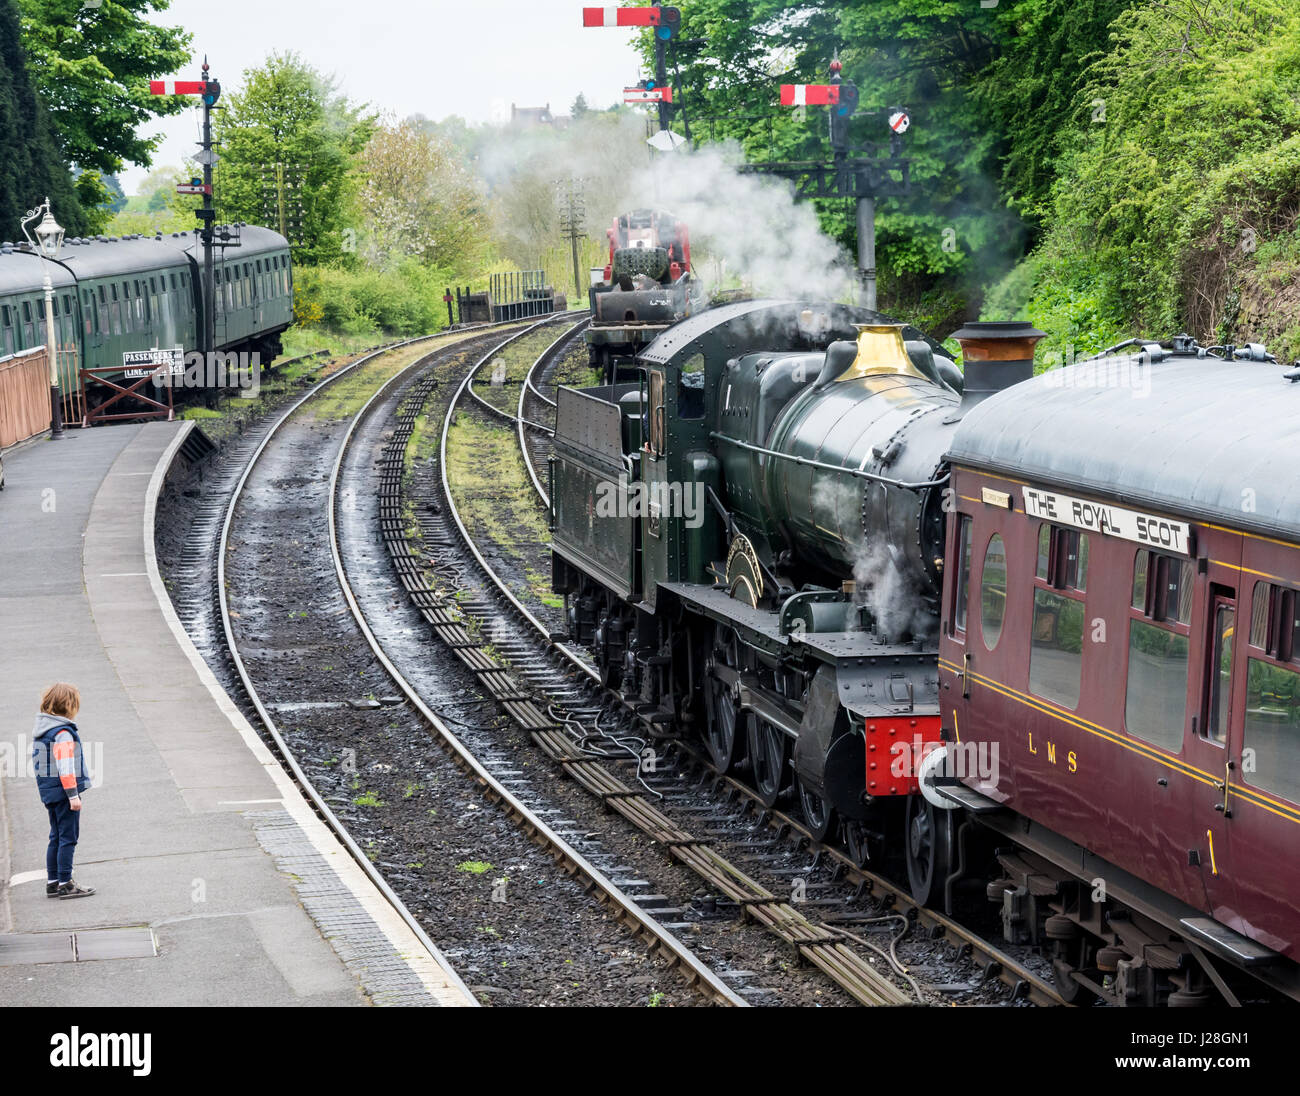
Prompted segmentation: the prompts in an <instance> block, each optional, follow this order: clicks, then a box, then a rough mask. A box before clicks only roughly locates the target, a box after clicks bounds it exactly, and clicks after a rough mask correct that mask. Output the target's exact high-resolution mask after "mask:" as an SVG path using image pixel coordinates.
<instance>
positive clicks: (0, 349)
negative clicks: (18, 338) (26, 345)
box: [0, 305, 14, 357]
mask: <svg viewBox="0 0 1300 1096" xmlns="http://www.w3.org/2000/svg"><path fill="white" fill-rule="evenodd" d="M0 319H2V320H3V327H0V331H2V332H3V335H0V338H3V340H4V341H3V343H0V357H8V356H9V355H10V354H12V353H13V352H14V327H13V314H12V313H11V312H10V310H9V306H8V305H3V306H0Z"/></svg>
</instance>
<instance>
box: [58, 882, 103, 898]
mask: <svg viewBox="0 0 1300 1096" xmlns="http://www.w3.org/2000/svg"><path fill="white" fill-rule="evenodd" d="M94 893H95V888H94V887H83V886H81V885H80V884H78V883H77V881H76V880H75V879H69V880H68V881H67V882H66V883H60V884H59V897H60V898H87V897H89V896H90V895H92V894H94Z"/></svg>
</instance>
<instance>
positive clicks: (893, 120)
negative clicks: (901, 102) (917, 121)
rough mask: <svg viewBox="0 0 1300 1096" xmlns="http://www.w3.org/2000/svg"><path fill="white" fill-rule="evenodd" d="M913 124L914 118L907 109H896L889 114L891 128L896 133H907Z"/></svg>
mask: <svg viewBox="0 0 1300 1096" xmlns="http://www.w3.org/2000/svg"><path fill="white" fill-rule="evenodd" d="M911 124H912V119H911V118H910V117H909V116H908V113H907V111H905V110H896V111H894V113H893V114H891V115H890V116H889V128H890V129H892V130H893V131H894V132H895V133H906V132H907V127H908V126H910V125H911Z"/></svg>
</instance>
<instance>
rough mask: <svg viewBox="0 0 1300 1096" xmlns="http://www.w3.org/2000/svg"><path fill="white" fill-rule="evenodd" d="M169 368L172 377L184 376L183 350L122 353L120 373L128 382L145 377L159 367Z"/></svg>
mask: <svg viewBox="0 0 1300 1096" xmlns="http://www.w3.org/2000/svg"><path fill="white" fill-rule="evenodd" d="M168 365H169V366H171V369H170V370H169V372H170V373H171V375H172V376H173V377H183V376H185V350H184V348H183V347H180V346H178V347H176V348H175V349H172V350H159V349H158V348H157V347H154V348H153V349H152V350H126V351H123V353H122V371H123V372H124V373H125V374H126V377H127V379H128V380H137V379H139V378H140V377H147V376H149V374H150V373H152V372H153V371H154V370H155V369H158V368H159V367H160V366H168Z"/></svg>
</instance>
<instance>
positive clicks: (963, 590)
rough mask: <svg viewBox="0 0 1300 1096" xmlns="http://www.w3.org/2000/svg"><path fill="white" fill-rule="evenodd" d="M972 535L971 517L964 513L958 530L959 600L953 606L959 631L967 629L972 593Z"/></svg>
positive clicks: (954, 620)
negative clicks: (967, 606) (968, 608)
mask: <svg viewBox="0 0 1300 1096" xmlns="http://www.w3.org/2000/svg"><path fill="white" fill-rule="evenodd" d="M970 536H971V521H970V517H969V516H968V515H966V514H962V515H961V528H960V529H958V530H957V556H958V560H957V601H956V603H955V604H954V606H953V610H954V612H953V625H954V626H955V627H956V629H957V631H959V632H964V631H965V630H966V603H967V601H968V600H969V594H970V548H971V544H970Z"/></svg>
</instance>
